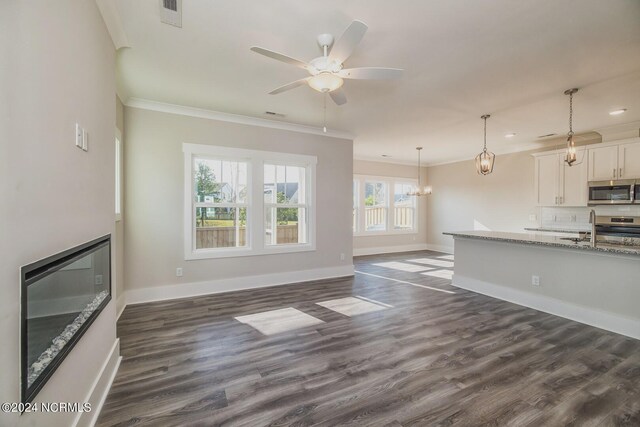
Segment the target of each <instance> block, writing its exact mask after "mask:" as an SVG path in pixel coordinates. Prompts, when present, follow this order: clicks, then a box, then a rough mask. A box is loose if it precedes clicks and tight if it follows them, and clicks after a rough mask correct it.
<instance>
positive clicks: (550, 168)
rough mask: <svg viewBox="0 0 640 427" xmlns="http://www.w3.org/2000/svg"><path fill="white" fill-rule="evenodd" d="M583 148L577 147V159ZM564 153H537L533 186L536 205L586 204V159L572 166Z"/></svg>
mask: <svg viewBox="0 0 640 427" xmlns="http://www.w3.org/2000/svg"><path fill="white" fill-rule="evenodd" d="M584 150H585V149H584V148H583V149H578V159H580V158H581V156H582V155H583V152H582V151H584ZM563 154H564V153H553V154H542V155H537V156H536V159H535V180H536V182H535V188H536V198H537V204H538V206H587V166H588V164H587V161H586V153H584V154H585V161H584V162H582V163H580V164H578V165H574V166H568V165H567V164H566V163H565V162H564V155H563Z"/></svg>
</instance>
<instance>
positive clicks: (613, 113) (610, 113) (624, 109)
mask: <svg viewBox="0 0 640 427" xmlns="http://www.w3.org/2000/svg"><path fill="white" fill-rule="evenodd" d="M625 111H627V109H626V108H620V109H618V110H613V111H609V115H610V116H618V115H620V114H622V113H624V112H625Z"/></svg>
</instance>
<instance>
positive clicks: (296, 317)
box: [234, 307, 324, 335]
mask: <svg viewBox="0 0 640 427" xmlns="http://www.w3.org/2000/svg"><path fill="white" fill-rule="evenodd" d="M234 319H236V320H237V321H238V322H240V323H244V324H246V325H249V326H251V327H252V328H254V329H256V330H257V331H259V332H260V333H262V334H264V335H274V334H279V333H281V332H287V331H292V330H295V329H300V328H306V327H308V326H314V325H319V324H321V323H324V322H323V321H322V320H320V319H317V318H315V317H313V316H310V315H308V314H307V313H303V312H302V311H300V310H296V309H295V308H292V307H289V308H281V309H278V310H270V311H265V312H262V313H256V314H249V315H247V316H237V317H234Z"/></svg>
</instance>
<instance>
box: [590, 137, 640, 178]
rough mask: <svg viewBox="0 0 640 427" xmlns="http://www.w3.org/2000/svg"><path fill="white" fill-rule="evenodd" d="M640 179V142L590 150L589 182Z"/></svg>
mask: <svg viewBox="0 0 640 427" xmlns="http://www.w3.org/2000/svg"><path fill="white" fill-rule="evenodd" d="M636 178H640V142H631V143H626V144H620V145H610V146H606V147H598V148H590V149H589V181H608V180H612V179H636Z"/></svg>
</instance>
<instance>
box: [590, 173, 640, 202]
mask: <svg viewBox="0 0 640 427" xmlns="http://www.w3.org/2000/svg"><path fill="white" fill-rule="evenodd" d="M638 185H640V183H638ZM635 196H636V181H635V180H633V179H621V180H618V181H590V182H589V205H628V204H631V203H634V199H635Z"/></svg>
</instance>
